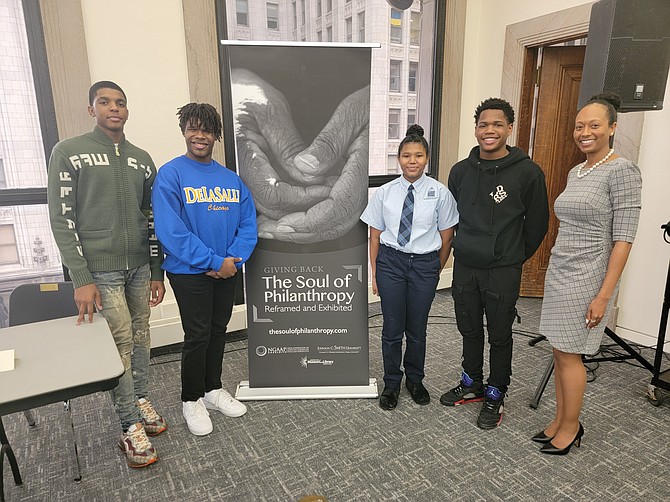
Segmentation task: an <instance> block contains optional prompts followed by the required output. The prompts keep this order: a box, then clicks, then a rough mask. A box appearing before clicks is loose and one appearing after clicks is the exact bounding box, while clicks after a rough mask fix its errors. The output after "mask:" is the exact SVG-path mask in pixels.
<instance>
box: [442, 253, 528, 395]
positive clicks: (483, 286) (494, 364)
mask: <svg viewBox="0 0 670 502" xmlns="http://www.w3.org/2000/svg"><path fill="white" fill-rule="evenodd" d="M520 286H521V266H520V265H519V266H518V267H497V268H489V269H486V268H472V267H468V266H467V265H463V264H461V263H459V261H458V260H455V262H454V281H453V284H452V290H451V291H452V295H453V297H454V310H455V311H456V323H457V324H458V331H460V332H461V335H463V371H465V372H466V373H467V374H468V376H470V378H472V379H473V380H474V381H475V382H477V383H481V382H483V378H484V375H483V366H484V320H483V315H484V314H486V326H487V331H488V334H489V378H488V385H491V386H492V387H496V388H497V389H498V390H500V391H501V392H506V391H507V386H508V385H509V382H510V376H511V375H512V323H513V322H514V318H515V316H516V301H517V299H518V298H519V287H520Z"/></svg>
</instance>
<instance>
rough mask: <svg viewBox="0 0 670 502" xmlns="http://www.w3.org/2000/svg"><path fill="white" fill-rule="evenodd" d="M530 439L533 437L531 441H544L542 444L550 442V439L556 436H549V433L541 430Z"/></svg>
mask: <svg viewBox="0 0 670 502" xmlns="http://www.w3.org/2000/svg"><path fill="white" fill-rule="evenodd" d="M530 439H531V441H535V442H536V443H542V444H545V443H548V442H549V441H551V440H552V439H554V437H553V436H552V437H549V436H547V435H546V434H545V433H544V430H541V431H540V432H538V433H537V434H535V435H534V436H533V437H532V438H530Z"/></svg>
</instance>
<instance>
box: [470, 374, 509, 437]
mask: <svg viewBox="0 0 670 502" xmlns="http://www.w3.org/2000/svg"><path fill="white" fill-rule="evenodd" d="M504 405H505V395H504V394H503V393H502V392H500V391H499V390H498V389H497V388H495V387H491V386H490V385H487V386H486V400H485V401H484V404H483V405H482V409H481V411H480V412H479V417H478V418H477V427H479V428H480V429H487V430H488V429H495V428H496V427H498V426H499V425H500V422H502V417H503V409H504V407H505V406H504Z"/></svg>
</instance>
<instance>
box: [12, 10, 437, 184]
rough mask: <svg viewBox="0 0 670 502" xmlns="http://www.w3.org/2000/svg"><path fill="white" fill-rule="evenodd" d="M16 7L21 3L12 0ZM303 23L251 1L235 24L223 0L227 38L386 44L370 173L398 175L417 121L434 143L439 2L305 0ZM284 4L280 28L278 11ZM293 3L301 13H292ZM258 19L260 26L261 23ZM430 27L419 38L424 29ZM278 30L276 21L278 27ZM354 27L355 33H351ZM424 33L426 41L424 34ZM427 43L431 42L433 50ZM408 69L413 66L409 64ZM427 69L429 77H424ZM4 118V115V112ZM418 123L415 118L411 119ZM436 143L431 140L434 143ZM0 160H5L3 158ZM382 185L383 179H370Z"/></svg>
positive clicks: (379, 67) (375, 65) (376, 83)
mask: <svg viewBox="0 0 670 502" xmlns="http://www.w3.org/2000/svg"><path fill="white" fill-rule="evenodd" d="M14 1H17V2H18V0H14ZM304 3H305V8H304V15H305V24H304V26H302V25H301V23H302V13H303V11H302V10H301V7H302V1H301V0H265V1H263V2H252V1H248V5H249V13H248V19H249V27H242V26H237V25H236V22H235V8H236V0H225V4H226V10H227V12H229V13H231V14H230V15H228V16H226V18H227V19H228V33H229V36H230V38H231V39H238V40H253V41H272V42H278V43H280V42H282V41H287V42H291V41H293V42H295V41H297V42H300V41H302V40H306V41H307V42H308V43H309V42H334V43H349V42H352V43H353V42H356V43H366V42H380V43H381V47H380V48H378V49H373V50H372V52H371V58H372V70H371V82H370V96H371V100H370V131H369V132H370V143H369V173H370V176H371V177H374V176H377V175H385V174H397V173H398V172H399V171H398V167H397V159H396V157H397V152H398V143H399V141H400V138H402V137H403V136H404V133H405V130H406V128H407V127H406V126H407V125H411V124H410V122H412V123H414V122H418V123H419V125H421V126H422V127H423V128H424V129H425V130H426V135H427V138H426V139H428V140H430V139H431V138H430V133H431V131H430V124H431V116H430V113H431V110H432V109H433V107H432V105H431V100H432V94H433V92H432V85H433V78H432V76H433V75H432V58H433V53H434V46H433V42H432V41H433V40H434V38H435V37H434V36H432V35H433V34H434V30H435V28H434V25H433V24H432V23H429V24H428V25H426V23H425V21H426V20H427V19H433V15H434V14H433V12H434V10H435V9H436V5H439V2H435V1H433V2H426V1H425V0H424V1H421V0H414V2H413V4H412V5H411V6H410V7H409V8H408V9H406V10H402V11H401V10H400V9H397V8H392V7H390V6H389V2H387V0H355V1H352V2H349V1H347V0H304ZM268 4H276V5H278V9H277V16H276V18H277V25H278V26H277V28H271V26H272V25H271V24H267V25H266V23H265V22H264V21H263V19H264V18H267V20H268V22H272V21H274V15H273V12H272V11H274V7H271V10H268V7H267V5H268ZM294 5H295V9H294ZM258 20H260V22H258ZM421 21H423V22H424V26H423V31H424V33H421V29H420V23H421ZM272 24H274V23H272ZM350 25H351V28H350ZM420 34H421V38H420V37H419V35H420ZM423 40H430V42H428V43H427V44H424V43H423ZM410 63H412V64H411V65H410ZM419 63H420V64H421V71H422V72H423V71H424V69H423V68H424V64H425V65H426V70H425V71H426V74H425V75H426V76H425V77H424V76H423V75H424V74H423V73H422V74H421V75H422V77H421V78H419V74H418V64H419ZM391 109H394V110H399V114H398V117H397V119H394V124H397V125H392V127H391V129H394V131H392V132H393V133H394V135H396V133H395V130H397V137H389V135H388V131H389V127H388V121H389V110H391ZM0 112H1V110H0ZM412 117H413V118H412ZM431 143H432V141H431ZM0 156H1V154H0ZM371 183H373V184H376V183H377V180H371Z"/></svg>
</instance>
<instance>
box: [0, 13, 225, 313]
mask: <svg viewBox="0 0 670 502" xmlns="http://www.w3.org/2000/svg"><path fill="white" fill-rule="evenodd" d="M28 3H30V2H26V4H28ZM0 10H2V14H1V15H0V17H2V39H3V43H2V50H0V138H2V140H0V188H2V189H3V194H2V197H1V198H0V265H1V266H2V274H0V300H1V301H0V326H2V324H3V323H4V322H3V316H2V310H3V309H2V306H3V303H4V305H5V306H6V305H8V304H9V293H10V292H11V291H12V289H14V288H15V287H16V286H18V285H19V284H23V283H26V282H37V281H42V282H57V281H62V280H63V268H62V265H61V263H60V254H59V253H58V248H57V247H56V243H55V241H54V240H53V235H52V233H51V228H50V224H49V211H48V209H47V206H46V184H47V170H46V164H47V160H46V158H45V151H44V150H45V146H46V147H47V148H49V150H50V149H51V147H52V146H53V145H54V144H55V143H56V142H57V141H58V138H57V136H56V134H54V131H56V130H57V128H56V119H55V114H54V115H53V116H52V115H50V114H49V112H48V111H46V112H44V114H41V112H42V111H44V109H42V108H39V107H40V106H42V105H44V106H45V108H49V107H51V109H53V100H52V97H51V94H50V91H47V92H45V93H44V94H41V93H39V92H38V91H37V90H36V89H37V87H38V85H37V82H38V81H39V82H44V80H41V79H43V78H45V73H46V71H47V68H48V66H47V62H46V52H45V51H44V38H43V32H42V30H36V29H35V26H36V25H37V24H38V23H37V22H36V19H35V16H34V12H33V11H30V10H26V11H24V9H23V2H21V0H3V2H2V7H0ZM24 16H25V17H24ZM231 22H232V23H234V22H235V18H234V16H233V17H232V19H231ZM29 33H30V36H29ZM8 41H9V42H11V43H5V42H8ZM31 54H34V55H35V60H34V61H33V62H31ZM40 91H42V92H43V91H44V88H42V87H40ZM40 119H42V120H43V123H44V130H42V129H41V127H40ZM52 119H53V120H52ZM7 145H14V148H6V146H7ZM5 148H6V149H5ZM24 189H30V190H29V192H30V194H23V193H21V191H22V190H24ZM5 320H6V319H5Z"/></svg>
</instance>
